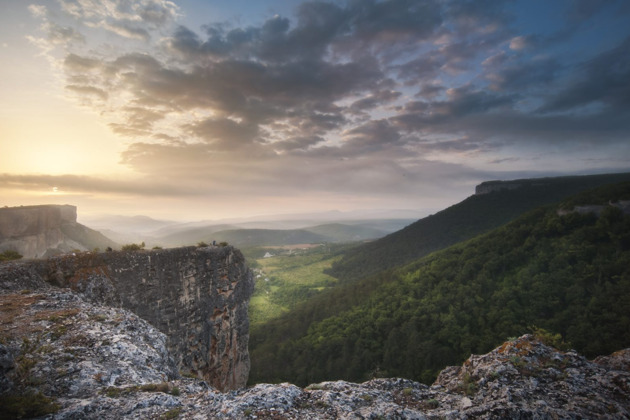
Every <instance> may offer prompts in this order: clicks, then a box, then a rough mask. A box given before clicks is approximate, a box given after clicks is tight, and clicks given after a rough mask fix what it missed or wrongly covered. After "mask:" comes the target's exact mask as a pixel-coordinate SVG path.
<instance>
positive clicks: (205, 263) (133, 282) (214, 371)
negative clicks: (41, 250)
mask: <svg viewBox="0 0 630 420" xmlns="http://www.w3.org/2000/svg"><path fill="white" fill-rule="evenodd" d="M51 285H55V286H57V287H64V288H70V289H71V290H73V291H74V292H76V293H77V294H79V295H80V296H81V297H82V298H83V299H85V300H87V301H90V302H93V303H97V304H105V305H109V306H114V307H123V308H126V309H128V310H131V311H132V312H134V313H135V314H136V315H137V316H139V317H140V318H142V319H144V320H145V321H147V322H149V323H150V324H151V325H153V326H154V327H156V328H157V329H158V330H159V331H161V332H163V333H164V334H166V336H167V346H168V349H169V351H170V353H171V355H172V357H173V358H174V360H175V363H176V365H177V368H178V369H179V370H180V371H181V372H182V374H185V375H191V376H195V377H198V378H200V379H204V380H207V381H209V382H210V383H211V384H212V385H213V386H215V387H216V388H218V389H221V390H228V389H236V388H240V387H243V386H245V384H246V383H247V377H248V375H249V363H250V362H249V353H248V349H247V345H248V342H249V319H248V315H247V308H248V303H249V297H250V296H251V294H252V292H253V287H254V282H253V277H252V274H251V272H250V270H249V269H248V268H247V266H246V265H245V259H244V257H243V255H242V254H241V253H240V251H238V250H235V249H234V248H232V247H229V246H228V247H203V248H197V247H186V248H175V249H165V250H152V251H136V252H105V253H91V252H84V253H78V254H74V253H73V254H67V255H62V256H57V257H53V258H50V259H48V260H37V261H25V262H11V263H7V264H2V265H0V287H2V288H4V289H5V290H7V291H20V290H35V289H36V290H45V289H46V288H50V287H51Z"/></svg>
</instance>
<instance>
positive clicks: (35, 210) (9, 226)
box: [0, 205, 118, 258]
mask: <svg viewBox="0 0 630 420" xmlns="http://www.w3.org/2000/svg"><path fill="white" fill-rule="evenodd" d="M117 246H118V245H117V244H116V243H115V242H113V241H111V240H110V239H108V238H106V237H105V236H103V235H102V234H101V233H99V232H97V231H95V230H92V229H90V228H88V227H86V226H83V225H82V224H80V223H77V208H76V207H75V206H70V205H41V206H21V207H4V208H0V252H2V251H6V250H12V251H17V252H18V253H19V254H20V255H22V256H24V257H25V258H46V257H49V256H52V255H57V254H61V253H65V252H71V251H73V250H79V251H87V250H92V249H94V248H100V249H105V248H107V247H112V248H116V247H117Z"/></svg>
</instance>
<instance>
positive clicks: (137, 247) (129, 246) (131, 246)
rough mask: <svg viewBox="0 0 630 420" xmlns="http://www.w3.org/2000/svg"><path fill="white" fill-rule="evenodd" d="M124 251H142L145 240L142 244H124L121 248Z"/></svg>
mask: <svg viewBox="0 0 630 420" xmlns="http://www.w3.org/2000/svg"><path fill="white" fill-rule="evenodd" d="M121 249H122V250H123V251H140V250H141V249H144V242H142V243H141V244H139V245H138V244H127V245H123V246H122V248H121Z"/></svg>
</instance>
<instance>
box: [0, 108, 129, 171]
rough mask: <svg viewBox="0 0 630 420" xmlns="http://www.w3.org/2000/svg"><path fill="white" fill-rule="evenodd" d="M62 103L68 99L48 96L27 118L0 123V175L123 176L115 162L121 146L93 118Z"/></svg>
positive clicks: (122, 145)
mask: <svg viewBox="0 0 630 420" xmlns="http://www.w3.org/2000/svg"><path fill="white" fill-rule="evenodd" d="M64 102H69V101H66V100H64V99H62V98H49V99H48V100H46V101H40V102H38V103H37V104H33V105H32V108H31V109H30V110H29V116H28V117H27V118H25V117H19V116H14V117H13V118H2V119H0V136H2V138H3V142H1V143H0V167H2V171H1V172H12V173H21V174H41V173H46V174H49V175H63V174H81V175H97V174H122V173H126V174H129V173H130V172H131V171H130V170H129V169H128V168H126V167H125V166H124V165H122V164H119V163H118V162H119V161H120V152H121V151H122V150H123V149H124V142H123V141H122V140H120V139H119V138H117V137H116V136H115V135H114V134H112V133H111V131H110V130H109V128H108V127H106V126H104V125H103V124H102V122H101V121H99V120H98V117H97V116H96V115H91V114H90V113H88V112H82V111H81V110H79V111H77V109H76V107H74V106H73V105H72V104H71V103H64ZM77 114H79V115H77Z"/></svg>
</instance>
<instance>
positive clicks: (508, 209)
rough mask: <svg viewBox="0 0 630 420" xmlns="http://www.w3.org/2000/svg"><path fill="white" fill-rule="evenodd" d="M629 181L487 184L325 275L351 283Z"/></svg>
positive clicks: (628, 177) (610, 177) (629, 176)
mask: <svg viewBox="0 0 630 420" xmlns="http://www.w3.org/2000/svg"><path fill="white" fill-rule="evenodd" d="M622 181H630V173H623V174H607V175H588V176H572V177H557V178H539V179H524V180H516V181H503V182H499V181H491V182H487V183H483V184H481V185H480V186H479V187H478V189H483V188H481V187H485V186H489V187H490V189H492V187H494V189H497V190H496V191H493V192H490V193H487V194H476V195H473V196H471V197H468V198H467V199H465V200H464V201H462V202H461V203H458V204H455V205H453V206H451V207H449V208H447V209H445V210H442V211H440V212H438V213H436V214H434V215H431V216H429V217H426V218H424V219H421V220H418V221H417V222H416V223H413V224H411V225H409V226H407V227H406V228H404V229H402V230H400V231H398V232H394V233H392V234H390V235H388V236H385V237H383V238H381V239H379V240H377V241H374V242H370V243H367V244H364V245H362V246H359V247H357V248H355V249H353V250H350V251H348V252H347V253H346V255H345V256H344V258H342V259H341V260H340V261H338V262H337V263H335V264H334V265H333V267H332V269H331V270H329V271H328V274H330V275H332V276H334V277H337V278H339V279H341V280H343V281H350V280H356V279H359V278H361V277H365V276H368V275H372V274H374V273H377V272H379V271H382V270H386V269H389V268H393V267H400V266H401V265H404V264H407V263H409V262H411V261H413V260H415V259H417V258H419V257H422V256H424V255H427V254H429V253H431V252H433V251H437V250H439V249H443V248H445V247H447V246H450V245H453V244H455V243H457V242H460V241H463V240H467V239H470V238H472V237H474V236H476V235H479V234H481V233H483V232H487V231H488V230H490V229H493V228H496V227H498V226H501V225H503V224H505V223H507V222H509V221H510V220H513V219H514V218H515V217H517V216H518V215H520V214H523V213H524V212H526V211H529V210H532V209H534V208H536V207H539V206H542V205H545V204H550V203H554V202H557V201H559V200H562V199H564V198H566V197H569V196H571V195H573V194H577V193H578V192H580V191H584V190H587V189H590V188H594V187H597V186H600V185H605V184H611V183H616V182H622Z"/></svg>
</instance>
